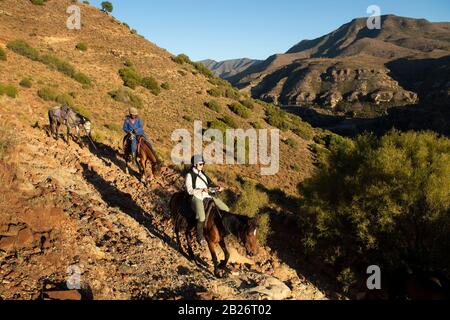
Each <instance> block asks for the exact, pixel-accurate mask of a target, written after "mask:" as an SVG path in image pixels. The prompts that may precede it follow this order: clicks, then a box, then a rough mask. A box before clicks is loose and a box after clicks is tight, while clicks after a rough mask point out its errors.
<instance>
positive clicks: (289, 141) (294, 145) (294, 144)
mask: <svg viewBox="0 0 450 320" xmlns="http://www.w3.org/2000/svg"><path fill="white" fill-rule="evenodd" d="M284 143H285V144H286V145H288V146H289V147H291V148H297V147H298V143H297V141H295V140H294V139H291V138H289V139H287V140H286V141H284Z"/></svg>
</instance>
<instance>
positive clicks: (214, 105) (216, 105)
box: [205, 100, 222, 112]
mask: <svg viewBox="0 0 450 320" xmlns="http://www.w3.org/2000/svg"><path fill="white" fill-rule="evenodd" d="M205 106H206V107H207V108H209V109H211V110H213V111H215V112H220V111H221V109H222V108H221V107H220V104H219V102H217V101H216V100H211V101H209V102H205Z"/></svg>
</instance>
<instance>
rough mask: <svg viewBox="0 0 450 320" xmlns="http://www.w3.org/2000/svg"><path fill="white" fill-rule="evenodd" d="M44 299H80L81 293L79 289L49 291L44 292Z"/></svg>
mask: <svg viewBox="0 0 450 320" xmlns="http://www.w3.org/2000/svg"><path fill="white" fill-rule="evenodd" d="M43 298H44V300H71V301H80V300H81V298H82V297H81V294H80V293H79V292H78V290H68V291H47V292H44V293H43Z"/></svg>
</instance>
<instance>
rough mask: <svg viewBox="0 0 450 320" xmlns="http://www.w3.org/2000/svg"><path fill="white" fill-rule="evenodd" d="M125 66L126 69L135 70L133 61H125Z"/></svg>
mask: <svg viewBox="0 0 450 320" xmlns="http://www.w3.org/2000/svg"><path fill="white" fill-rule="evenodd" d="M123 65H124V66H125V67H128V68H134V63H133V61H131V60H130V59H127V60H125V62H124V63H123Z"/></svg>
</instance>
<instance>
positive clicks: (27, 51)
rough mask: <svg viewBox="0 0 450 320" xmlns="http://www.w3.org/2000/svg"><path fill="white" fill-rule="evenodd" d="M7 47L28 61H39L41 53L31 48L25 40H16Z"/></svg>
mask: <svg viewBox="0 0 450 320" xmlns="http://www.w3.org/2000/svg"><path fill="white" fill-rule="evenodd" d="M6 47H7V48H8V49H9V50H11V51H13V52H15V53H17V54H20V55H22V56H24V57H26V58H28V59H31V60H33V61H39V52H38V51H37V50H36V49H34V48H33V47H31V46H30V45H29V44H28V43H27V42H25V41H24V40H14V41H11V42H9V43H8V44H7V45H6Z"/></svg>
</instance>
